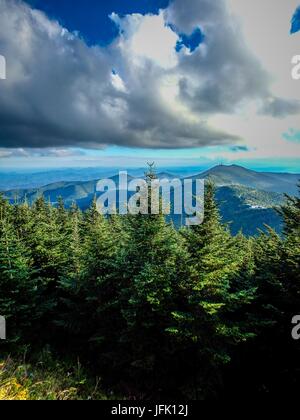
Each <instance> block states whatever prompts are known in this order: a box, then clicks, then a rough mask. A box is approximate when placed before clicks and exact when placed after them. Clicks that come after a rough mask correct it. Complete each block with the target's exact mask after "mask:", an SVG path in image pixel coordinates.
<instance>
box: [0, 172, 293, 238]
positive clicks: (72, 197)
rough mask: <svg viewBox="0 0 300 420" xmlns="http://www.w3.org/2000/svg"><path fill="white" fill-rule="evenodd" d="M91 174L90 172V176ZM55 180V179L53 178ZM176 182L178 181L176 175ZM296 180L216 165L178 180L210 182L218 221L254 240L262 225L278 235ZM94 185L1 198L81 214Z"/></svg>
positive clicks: (72, 184) (66, 184) (54, 186)
mask: <svg viewBox="0 0 300 420" xmlns="http://www.w3.org/2000/svg"><path fill="white" fill-rule="evenodd" d="M94 173H95V172H93V171H91V175H93V174H94ZM180 173H181V172H180ZM71 174H72V176H76V175H77V176H82V175H80V174H78V172H76V171H75V174H73V172H71ZM71 174H69V173H67V175H66V174H65V172H63V176H71ZM44 175H45V174H44ZM56 176H58V175H57V174H56ZM106 176H108V175H105V174H102V175H101V176H100V179H105V177H106ZM85 177H87V175H85ZM157 177H158V178H159V179H163V178H164V179H171V180H172V179H174V177H175V176H174V175H172V174H170V173H168V172H161V173H158V174H157ZM21 178H22V177H21ZM179 178H181V176H180V175H179ZM299 178H300V175H296V174H286V173H282V174H281V173H263V172H255V171H251V170H249V169H246V168H243V167H241V166H237V165H231V166H225V165H219V166H216V167H214V168H211V169H210V170H208V171H206V172H203V173H198V174H197V175H193V176H191V177H187V176H186V175H185V176H183V177H182V178H181V179H182V180H183V181H184V180H185V179H194V180H195V179H206V180H211V181H213V182H214V183H215V185H216V200H217V203H218V205H219V208H220V214H221V217H222V221H223V222H224V223H229V228H230V231H231V233H232V234H233V235H236V234H237V233H239V231H241V230H242V231H243V233H244V234H245V235H247V236H254V235H257V234H258V230H265V225H268V226H270V227H272V228H273V229H274V230H275V231H276V232H277V233H281V232H282V220H281V218H280V217H279V215H278V213H277V212H276V211H275V210H274V208H278V206H280V205H282V204H283V203H284V200H285V197H284V194H283V193H287V194H291V195H295V194H297V182H298V180H299ZM43 179H44V178H43ZM49 179H51V177H50V178H49ZM109 179H110V180H113V181H114V182H115V183H116V185H117V187H118V185H119V184H118V182H119V178H118V175H114V176H110V178H109ZM133 179H134V177H133V176H131V175H128V182H130V181H131V180H133ZM44 182H45V180H44ZM97 183H98V180H96V179H92V180H89V181H87V180H85V181H84V180H81V181H80V180H76V181H60V182H55V183H51V184H48V185H44V186H41V187H39V188H28V189H13V190H10V191H6V192H5V193H4V195H5V197H6V198H7V199H8V200H9V201H10V202H11V203H12V204H13V203H15V202H19V203H20V202H22V201H24V200H25V198H26V200H27V201H28V202H29V203H31V204H32V203H34V202H35V201H36V200H37V198H39V197H41V196H44V197H45V199H46V201H50V202H51V203H52V204H53V205H57V203H58V199H59V197H61V198H63V199H64V203H65V206H66V207H67V208H70V207H71V206H72V205H73V203H74V202H75V203H76V204H77V205H78V207H79V208H80V209H81V210H83V211H85V210H86V209H88V208H89V207H90V206H91V204H92V202H93V199H94V197H95V194H96V195H99V193H98V192H97ZM172 197H173V196H172ZM171 207H174V206H171ZM171 219H172V220H173V222H174V224H175V226H176V227H178V228H179V227H180V226H181V225H182V224H184V218H182V217H181V216H177V215H174V214H173V215H172V216H171Z"/></svg>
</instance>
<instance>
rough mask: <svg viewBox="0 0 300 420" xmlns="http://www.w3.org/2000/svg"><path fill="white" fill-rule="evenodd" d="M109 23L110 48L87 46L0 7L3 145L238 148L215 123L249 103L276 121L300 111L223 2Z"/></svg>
mask: <svg viewBox="0 0 300 420" xmlns="http://www.w3.org/2000/svg"><path fill="white" fill-rule="evenodd" d="M187 3H188V6H189V7H187ZM111 19H112V20H113V22H114V23H115V24H116V25H117V26H118V28H119V31H120V34H119V37H118V38H117V39H116V40H115V41H114V42H113V44H112V45H110V46H109V47H106V48H100V47H99V46H94V47H89V46H87V45H86V44H85V42H84V41H83V40H82V39H81V38H80V36H79V35H78V34H72V33H70V32H68V31H67V30H66V29H64V28H63V27H62V26H61V25H60V24H59V23H57V22H55V21H52V20H50V19H49V18H48V17H47V16H46V15H45V14H43V13H42V12H40V11H37V10H33V9H32V8H30V6H28V5H27V4H25V3H24V2H22V1H21V0H0V53H1V54H3V55H4V56H5V57H6V60H7V80H6V81H0V147H2V148H14V149H20V150H23V149H24V148H33V149H37V148H66V147H85V148H103V147H105V146H107V145H118V146H126V147H142V148H152V149H155V148H157V149H160V148H164V149H175V148H194V147H202V146H215V145H221V146H224V145H234V144H235V143H240V142H241V140H242V139H241V136H240V135H239V134H238V133H235V132H234V131H231V130H230V129H227V127H226V126H223V127H222V125H215V124H213V123H212V118H213V117H215V116H217V115H220V114H221V115H233V114H236V113H238V112H240V110H241V109H242V108H244V107H246V106H248V105H249V104H250V103H255V106H256V108H257V113H258V114H262V113H263V114H266V115H269V116H272V117H274V118H278V117H280V118H282V117H286V116H288V115H293V114H298V113H299V112H300V106H299V102H298V101H297V100H295V99H293V100H289V99H287V98H282V97H278V96H275V95H273V93H272V87H271V77H270V75H269V73H268V72H267V70H266V69H265V68H264V66H263V65H262V63H261V62H260V60H259V59H258V58H257V57H256V55H255V54H254V53H253V51H252V50H251V48H250V47H249V46H248V44H247V42H246V40H245V38H244V35H243V31H242V27H241V25H240V23H239V20H238V19H237V18H236V17H235V16H233V14H232V10H231V9H230V8H229V7H228V2H227V1H225V0H218V1H211V0H189V1H187V0H185V1H182V0H174V1H173V2H172V3H171V5H170V6H169V8H168V9H166V10H165V11H161V12H160V14H159V15H157V16H156V15H146V16H142V15H139V14H136V15H128V16H125V17H119V16H118V15H116V14H112V16H111ZM197 28H198V29H199V30H201V33H202V34H203V35H204V36H203V39H202V41H201V43H200V45H199V46H198V47H197V48H193V49H190V48H188V47H187V46H185V45H184V44H182V36H183V34H185V35H186V36H187V37H188V36H190V35H192V34H193V33H194V32H195V30H197ZM180 42H181V48H177V49H176V46H178V43H180ZM3 153H5V152H2V154H3Z"/></svg>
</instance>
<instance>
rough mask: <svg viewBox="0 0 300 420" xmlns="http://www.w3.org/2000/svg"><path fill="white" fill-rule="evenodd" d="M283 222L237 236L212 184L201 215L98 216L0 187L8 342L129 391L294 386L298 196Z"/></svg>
mask: <svg viewBox="0 0 300 420" xmlns="http://www.w3.org/2000/svg"><path fill="white" fill-rule="evenodd" d="M281 216H282V217H283V219H284V225H285V229H284V236H283V237H280V236H278V235H277V234H276V233H275V232H274V231H273V230H271V229H269V231H268V233H261V235H260V236H259V237H257V238H246V237H245V236H244V235H243V234H242V233H240V234H239V235H237V236H232V235H231V233H230V231H229V229H228V227H227V226H226V225H223V224H222V222H221V219H220V215H219V209H218V206H217V204H216V201H215V197H214V186H213V185H212V184H210V183H207V185H206V193H205V218H204V223H203V224H201V225H199V226H193V227H191V228H182V229H180V230H178V229H175V228H174V226H173V225H172V224H171V223H168V222H167V221H166V220H165V218H164V216H163V215H161V214H159V215H148V216H145V215H141V214H139V215H134V216H133V215H128V216H122V217H121V216H118V215H114V216H111V217H109V218H105V217H103V216H102V215H101V214H99V213H98V212H97V208H96V202H95V201H94V203H93V204H92V206H91V207H90V208H89V209H88V210H87V211H86V212H82V211H80V210H79V209H78V208H77V206H76V205H73V206H72V208H71V209H68V210H66V209H65V206H64V203H63V201H62V200H60V202H59V205H58V206H57V207H53V206H51V205H50V204H49V203H48V202H46V201H45V199H44V198H42V197H41V198H38V199H37V200H36V201H35V202H34V204H32V205H29V204H27V203H26V201H25V202H23V203H22V204H17V205H12V204H9V203H8V202H7V201H6V200H4V199H3V198H0V314H1V315H2V316H5V318H6V320H7V328H8V330H7V334H8V340H7V341H5V342H1V349H2V353H3V354H4V353H9V352H10V353H12V354H14V353H15V354H17V353H18V352H20V351H21V352H22V351H23V349H24V346H26V348H27V352H28V353H29V354H32V355H33V354H36V353H38V352H39V351H41V350H42V349H44V348H45V347H50V348H51V350H52V351H53V352H55V354H57V355H58V356H59V357H62V358H65V357H68V358H70V359H72V358H74V360H76V358H77V357H79V358H80V360H81V361H82V362H83V363H84V364H85V365H86V366H88V368H89V370H90V372H92V374H94V375H99V376H101V378H102V381H103V384H104V386H105V387H106V388H107V389H112V390H114V392H117V393H118V394H119V395H123V396H124V397H125V398H144V399H147V398H167V397H168V398H187V399H211V398H222V397H226V396H232V395H235V396H236V397H238V396H239V395H241V394H244V393H245V394H248V395H251V396H260V395H275V394H277V393H283V392H289V393H293V392H294V391H295V390H296V389H297V388H298V387H299V385H300V376H299V371H300V370H299V367H300V366H299V360H300V351H299V350H300V348H299V342H297V341H295V340H293V339H292V336H291V329H292V324H291V320H292V318H293V317H294V316H295V315H297V314H298V313H299V311H300V294H299V293H300V271H299V263H300V199H299V198H292V197H289V198H288V199H287V202H286V204H285V205H284V206H283V207H282V209H281Z"/></svg>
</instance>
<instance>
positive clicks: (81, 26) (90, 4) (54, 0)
mask: <svg viewBox="0 0 300 420" xmlns="http://www.w3.org/2000/svg"><path fill="white" fill-rule="evenodd" d="M28 3H29V4H31V5H32V6H34V7H37V8H39V9H41V10H43V11H44V12H45V13H47V15H48V16H50V17H52V18H55V19H58V20H59V22H60V23H61V24H62V25H63V26H65V27H66V28H68V29H69V30H70V31H79V32H80V33H81V35H82V36H83V37H84V39H85V40H86V42H87V43H88V44H89V45H91V44H102V45H107V44H109V43H110V42H111V41H112V40H113V39H114V38H115V37H116V36H117V35H118V29H117V27H116V26H115V25H114V24H113V22H112V21H111V19H110V18H109V15H110V14H111V13H113V12H115V13H118V14H120V15H125V14H132V13H141V14H143V15H144V14H147V13H158V11H159V9H161V8H165V7H167V6H168V4H169V0H107V1H104V0H88V1H87V0H75V1H71V0H29V1H28Z"/></svg>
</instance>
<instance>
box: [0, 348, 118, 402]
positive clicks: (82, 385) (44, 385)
mask: <svg viewBox="0 0 300 420" xmlns="http://www.w3.org/2000/svg"><path fill="white" fill-rule="evenodd" d="M39 359H40V360H39V362H37V363H34V364H32V363H26V361H25V360H22V361H20V360H19V359H18V360H13V359H12V358H11V357H7V358H6V359H4V360H0V400H23V401H24V400H25V401H26V400H61V401H66V400H108V399H113V396H112V395H110V396H109V397H108V396H107V395H105V393H103V392H102V391H101V389H100V387H99V385H100V380H99V378H95V379H91V378H89V377H88V376H87V375H86V373H85V372H84V370H83V368H82V366H81V365H80V363H79V362H77V364H76V363H75V365H73V364H69V363H68V364H67V363H64V362H60V361H57V360H53V358H52V356H51V354H50V353H43V354H42V355H41V357H40V358H39Z"/></svg>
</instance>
